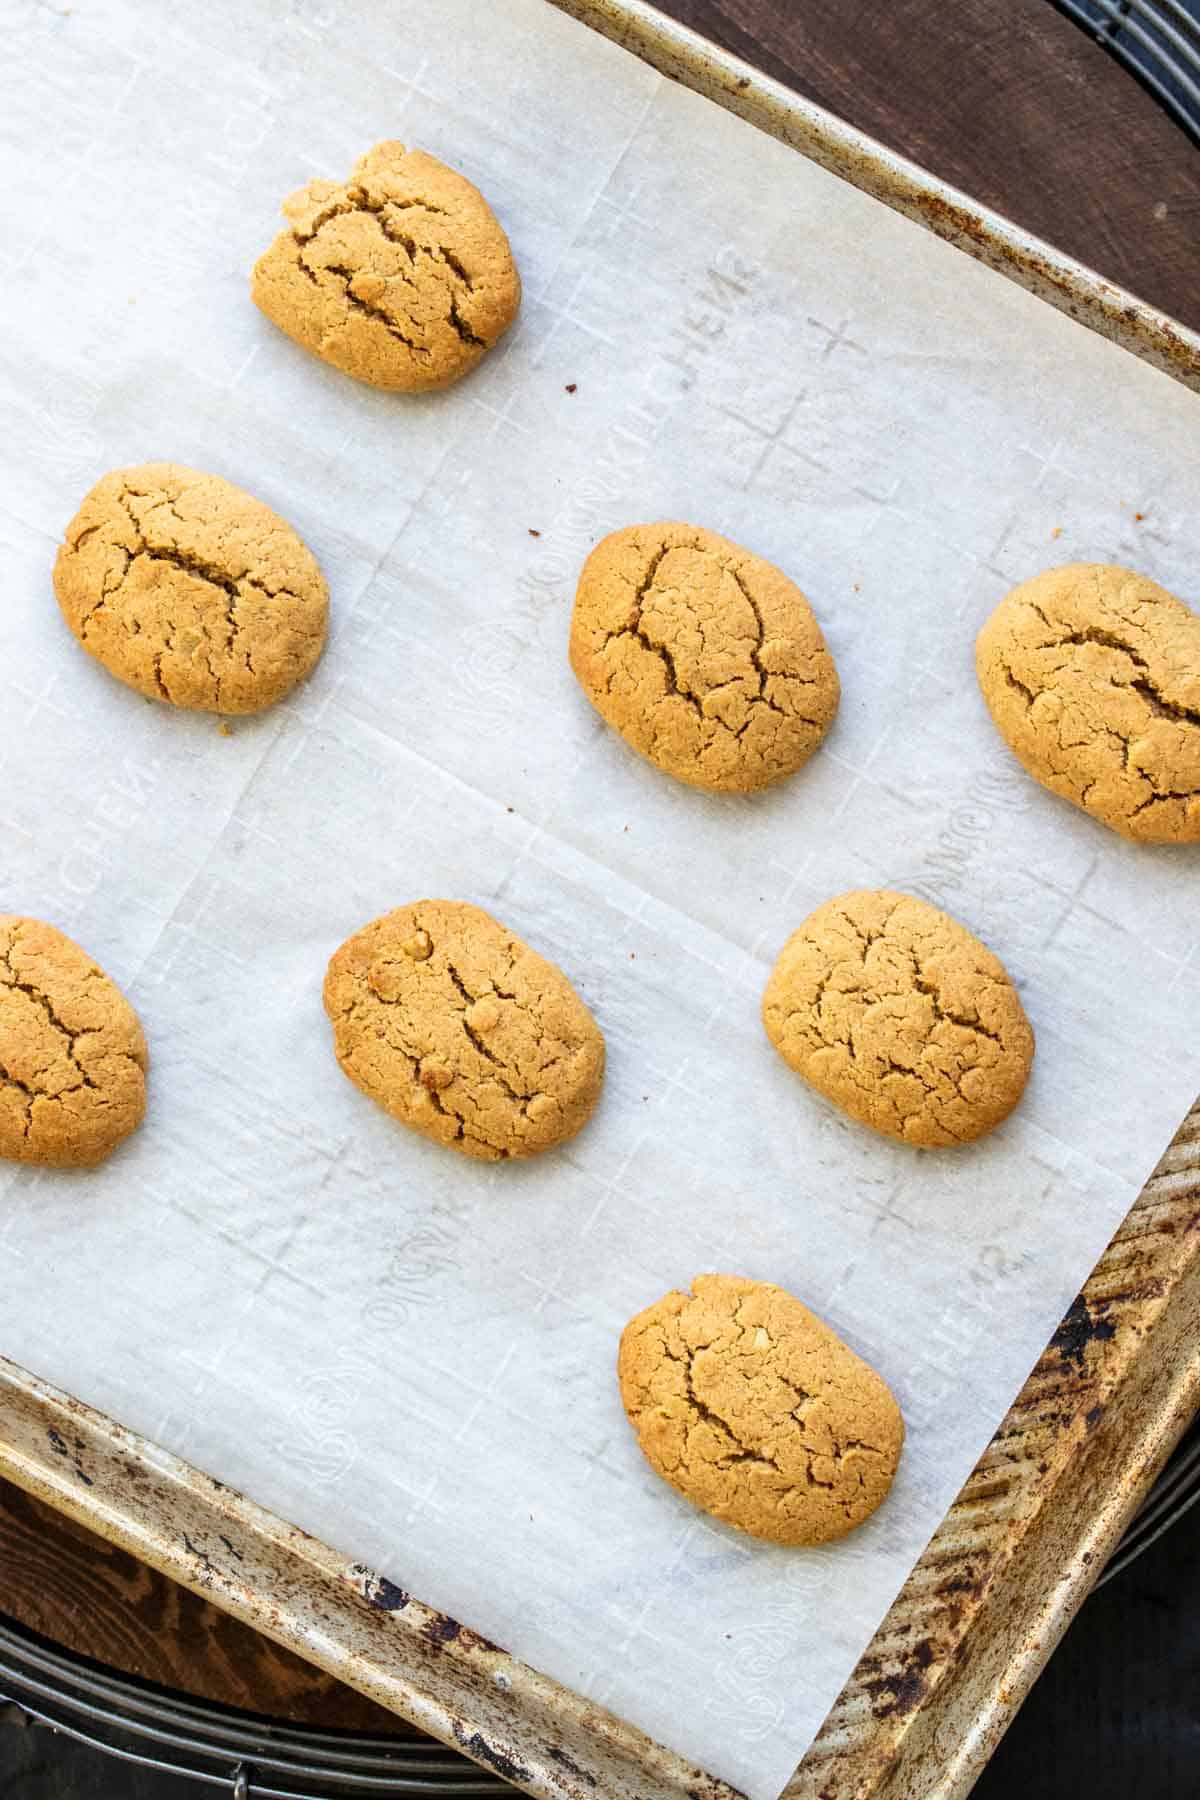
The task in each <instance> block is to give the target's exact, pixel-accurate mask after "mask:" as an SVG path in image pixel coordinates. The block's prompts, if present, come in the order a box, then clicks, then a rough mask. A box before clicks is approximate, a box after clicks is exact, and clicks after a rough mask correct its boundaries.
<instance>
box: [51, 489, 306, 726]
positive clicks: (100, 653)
mask: <svg viewBox="0 0 1200 1800" xmlns="http://www.w3.org/2000/svg"><path fill="white" fill-rule="evenodd" d="M54 591H55V593H56V594H57V596H58V603H59V606H60V607H61V608H62V612H63V617H64V618H65V619H66V621H67V624H68V625H69V626H70V627H71V630H72V631H73V632H74V633H75V636H76V637H77V638H78V639H79V642H80V643H81V644H82V645H83V647H84V649H85V650H86V651H87V652H88V654H89V655H91V656H94V657H95V658H96V660H97V661H98V662H101V663H103V664H104V667H105V668H106V669H107V670H108V671H109V673H110V674H112V675H115V676H116V677H117V678H118V680H120V681H123V682H125V683H126V684H127V685H128V686H129V687H131V688H136V689H137V691H138V693H139V694H145V695H147V696H148V698H149V699H151V700H166V701H168V702H169V703H170V704H171V705H172V706H184V707H195V708H198V709H199V710H201V711H203V712H217V713H255V712H261V711H262V710H263V708H264V707H267V706H271V705H273V704H274V703H275V701H277V700H281V699H283V697H284V695H285V694H289V693H290V692H291V690H292V689H293V688H294V687H295V686H296V684H297V682H300V681H303V680H304V678H305V676H307V675H309V674H310V673H311V672H312V669H313V667H314V665H315V663H316V661H317V659H318V657H319V656H320V654H321V651H322V650H323V648H324V646H325V631H326V624H327V620H328V613H329V593H328V589H327V588H326V586H325V579H324V577H323V576H322V574H321V571H320V569H319V568H318V567H317V564H316V560H315V558H314V557H313V554H312V552H311V551H310V550H309V549H308V547H307V546H306V545H305V544H304V543H302V542H301V540H300V538H299V537H298V536H297V534H296V533H295V532H294V531H293V530H292V528H291V526H290V525H288V524H287V523H286V522H285V521H284V520H283V519H281V518H280V517H279V516H278V514H277V513H273V512H272V511H271V509H270V507H269V506H264V504H263V502H262V501H261V500H256V499H255V498H254V496H253V495H252V494H247V493H245V492H244V491H243V490H242V489H241V488H239V487H234V485H233V483H232V482H231V481H224V480H223V479H222V478H221V476H219V475H206V474H203V473H202V472H201V471H200V470H199V469H188V468H185V467H184V466H183V465H182V464H181V463H142V464H140V465H139V466H137V467H136V468H129V469H114V470H113V471H112V473H111V474H109V475H105V476H104V477H103V479H102V480H100V481H98V482H97V483H96V485H95V487H94V488H93V489H92V490H91V492H90V493H89V494H88V495H87V496H86V498H85V499H84V501H83V504H82V505H81V506H80V508H79V511H78V512H77V513H76V514H75V517H74V518H73V519H72V520H71V523H70V524H69V525H68V526H67V533H66V541H65V542H64V543H63V545H62V547H61V549H60V550H59V552H58V559H57V561H56V562H55V565H54Z"/></svg>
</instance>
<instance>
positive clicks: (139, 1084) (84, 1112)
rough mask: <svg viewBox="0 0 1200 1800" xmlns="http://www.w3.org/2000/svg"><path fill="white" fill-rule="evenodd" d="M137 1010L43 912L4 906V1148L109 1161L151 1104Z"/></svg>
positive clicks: (55, 1163) (0, 1031)
mask: <svg viewBox="0 0 1200 1800" xmlns="http://www.w3.org/2000/svg"><path fill="white" fill-rule="evenodd" d="M147 1062H148V1058H147V1054H146V1040H145V1038H144V1037H143V1036H142V1028H141V1026H140V1025H139V1024H138V1020H137V1014H136V1013H135V1012H134V1010H133V1008H132V1006H130V1004H129V1002H128V1000H126V998H125V996H124V994H122V993H121V991H120V989H119V988H118V987H117V986H116V984H115V983H114V982H112V981H110V980H109V978H108V976H107V975H106V974H105V973H104V970H103V969H101V968H98V967H97V965H96V964H95V963H94V962H93V961H92V959H91V957H90V956H89V955H88V954H87V952H86V951H84V950H81V949H80V948H79V945H78V944H76V943H73V942H72V940H71V939H70V938H69V937H65V936H64V935H63V933H62V932H61V931H57V930H56V929H55V927H54V926H53V925H44V924H43V923H42V922H41V920H40V919H21V918H15V917H13V916H12V915H11V914H0V1156H5V1157H8V1158H9V1160H10V1161H12V1162H27V1163H47V1164H49V1165H50V1166H51V1167H52V1168H56V1169H75V1168H81V1169H86V1168H91V1167H92V1166H93V1165H94V1164H95V1163H99V1162H103V1161H104V1158H105V1157H106V1156H108V1155H109V1153H110V1152H111V1151H113V1150H115V1149H116V1147H117V1145H118V1144H119V1143H120V1142H121V1140H122V1139H123V1138H127V1137H128V1136H129V1133H130V1132H131V1131H132V1130H133V1129H134V1127H135V1126H137V1125H140V1124H141V1122H142V1116H143V1114H144V1113H145V1111H146V1066H147Z"/></svg>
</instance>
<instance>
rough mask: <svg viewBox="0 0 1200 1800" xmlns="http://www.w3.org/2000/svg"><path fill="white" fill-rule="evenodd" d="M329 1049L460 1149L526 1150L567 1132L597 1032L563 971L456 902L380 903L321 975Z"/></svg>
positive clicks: (375, 1092)
mask: <svg viewBox="0 0 1200 1800" xmlns="http://www.w3.org/2000/svg"><path fill="white" fill-rule="evenodd" d="M325 1010H326V1012H327V1013H328V1014H329V1017H330V1019H331V1021H332V1023H333V1038H334V1049H335V1051H336V1054H337V1059H338V1061H339V1063H340V1064H341V1066H342V1068H343V1069H344V1070H345V1072H346V1074H347V1075H348V1076H349V1077H350V1079H351V1081H353V1082H354V1083H355V1085H356V1086H357V1087H360V1088H361V1089H362V1091H363V1092H364V1093H365V1094H369V1095H370V1096H371V1098H372V1099H373V1100H377V1101H378V1102H379V1104H380V1106H383V1107H386V1109H387V1111H388V1112H390V1113H392V1114H393V1115H394V1117H396V1118H397V1119H400V1120H402V1121H403V1122H404V1124H405V1125H410V1126H412V1128H413V1130H414V1131H419V1132H421V1133H423V1135H424V1136H425V1137H429V1138H433V1139H434V1141H435V1142H436V1143H439V1144H446V1145H449V1146H450V1148H452V1149H454V1150H461V1151H462V1152H463V1154H464V1155H466V1156H477V1157H482V1158H483V1159H485V1160H486V1161H489V1162H498V1161H502V1160H505V1159H507V1158H510V1157H521V1156H533V1155H534V1154H535V1153H536V1152H537V1151H539V1150H549V1149H551V1148H552V1147H553V1146H554V1145H555V1144H561V1143H563V1142H564V1141H565V1140H566V1139H567V1138H569V1137H573V1136H574V1134H575V1133H576V1132H577V1131H578V1130H579V1129H580V1127H581V1126H582V1125H583V1124H585V1123H586V1121H587V1119H588V1118H589V1117H590V1116H591V1113H592V1109H593V1108H594V1106H595V1104H596V1101H597V1099H598V1098H599V1094H600V1086H601V1082H602V1081H603V1078H604V1039H603V1038H602V1036H601V1035H600V1028H599V1026H598V1025H597V1024H596V1021H595V1019H594V1018H593V1017H592V1015H591V1013H590V1012H589V1011H588V1009H587V1007H586V1006H585V1005H584V1003H583V1001H582V1000H581V999H580V997H579V995H578V994H577V993H576V992H575V989H574V988H573V987H572V986H571V983H570V982H569V981H568V980H567V977H566V976H565V975H564V974H563V972H562V970H561V969H559V968H557V967H556V966H555V964H554V963H552V962H547V961H546V959H545V958H544V957H542V956H539V955H538V954H537V953H536V951H533V950H531V949H530V948H529V946H528V945H527V944H524V943H522V941H521V939H520V938H519V937H517V936H516V935H515V933H513V932H511V931H509V930H508V929H507V927H506V926H504V925H501V924H499V923H498V922H497V921H496V920H495V919H493V918H492V917H491V916H490V914H488V913H485V912H483V911H482V910H481V909H480V908H479V907H477V906H469V905H467V904H466V902H464V901H461V900H418V901H417V902H416V903H415V904H413V905H411V906H401V907H397V909H396V910H395V912H390V913H385V914H384V916H383V917H382V918H381V919H376V920H374V922H373V923H372V924H370V925H365V926H364V927H363V928H362V930H361V931H357V932H355V934H354V936H353V937H351V938H348V939H347V941H346V942H345V943H344V944H343V945H342V947H341V949H340V950H338V951H337V952H336V953H335V955H334V957H333V959H332V961H331V962H330V964H329V971H328V974H327V975H326V978H325Z"/></svg>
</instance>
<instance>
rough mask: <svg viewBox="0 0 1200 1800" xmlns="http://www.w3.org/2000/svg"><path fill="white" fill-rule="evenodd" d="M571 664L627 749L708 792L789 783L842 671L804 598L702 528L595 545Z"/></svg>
mask: <svg viewBox="0 0 1200 1800" xmlns="http://www.w3.org/2000/svg"><path fill="white" fill-rule="evenodd" d="M570 656H571V667H572V669H573V670H574V671H575V675H576V677H577V678H578V680H579V683H580V685H581V686H582V688H583V691H584V693H585V694H586V695H587V697H588V699H589V700H590V701H591V703H592V705H593V706H594V707H595V708H596V710H597V712H598V713H600V715H601V717H602V718H604V719H606V720H607V721H608V723H609V724H610V725H611V726H613V728H614V729H615V730H617V731H619V732H620V734H621V736H622V737H623V738H624V739H625V741H626V742H627V743H629V744H631V745H632V746H633V748H634V749H635V750H637V751H639V752H640V754H641V755H642V756H644V757H646V758H648V760H649V761H650V762H652V763H654V764H656V766H657V767H658V768H660V769H664V770H665V771H666V772H667V774H668V775H674V776H676V777H677V779H678V780H680V781H686V782H687V783H689V785H690V786H692V787H700V788H708V789H710V790H713V791H716V792H734V793H749V792H752V791H753V790H754V789H756V788H761V787H766V786H767V785H768V784H769V783H770V782H773V781H780V780H782V779H783V777H784V776H786V775H791V774H794V773H795V771H796V770H797V769H799V768H800V767H801V766H802V764H804V763H806V762H807V761H808V759H809V757H810V756H811V755H812V753H813V751H814V750H815V749H816V748H817V745H818V744H819V743H820V742H821V739H822V738H823V737H824V735H825V733H826V731H828V729H829V726H830V724H831V723H832V721H833V716H834V713H835V712H836V711H837V705H838V698H839V686H838V677H837V670H836V669H835V668H834V664H833V658H832V657H831V656H830V654H829V651H828V650H827V649H826V647H825V640H824V638H823V637H822V636H821V628H820V626H819V625H818V624H817V621H816V618H815V617H814V615H813V610H812V608H811V606H810V605H809V604H808V601H807V600H806V599H805V597H804V595H803V594H802V593H801V592H800V589H799V588H798V587H797V586H796V584H795V583H794V582H793V581H789V579H788V577H787V576H786V575H784V574H783V573H782V571H781V570H779V569H777V568H775V566H774V565H773V564H772V563H769V562H765V561H764V560H763V558H762V557H760V556H754V555H752V554H751V553H750V551H748V550H743V549H741V548H740V546H739V545H737V544H734V543H731V542H730V541H729V539H728V538H723V537H718V536H717V534H716V533H715V532H712V531H705V530H704V529H703V528H702V527H700V526H697V525H684V524H678V523H673V522H668V523H661V524H655V525H629V526H626V527H625V528H624V529H623V530H621V531H614V532H612V533H611V534H610V535H609V536H608V537H606V538H604V539H603V540H602V541H601V542H600V543H599V544H597V546H596V548H595V549H594V550H593V551H592V553H591V555H590V556H589V557H588V559H587V561H586V563H585V564H584V566H583V571H582V573H581V575H580V577H579V587H578V591H577V594H576V598H575V611H574V614H573V616H572V620H571V645H570Z"/></svg>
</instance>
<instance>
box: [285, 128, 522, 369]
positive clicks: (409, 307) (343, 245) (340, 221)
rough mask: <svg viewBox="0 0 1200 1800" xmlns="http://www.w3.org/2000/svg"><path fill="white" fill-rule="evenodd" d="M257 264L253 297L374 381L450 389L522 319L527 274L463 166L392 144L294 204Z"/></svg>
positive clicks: (313, 344)
mask: <svg viewBox="0 0 1200 1800" xmlns="http://www.w3.org/2000/svg"><path fill="white" fill-rule="evenodd" d="M283 213H284V217H285V218H286V219H287V221H288V228H287V230H286V231H282V232H280V233H279V235H278V237H276V239H275V240H274V242H273V243H272V244H271V246H270V248H269V249H268V250H266V251H265V252H264V253H263V255H262V256H261V257H260V258H259V259H258V261H257V263H255V265H254V272H253V274H252V276H251V282H250V292H251V297H252V298H253V300H254V303H255V305H256V306H258V307H259V308H260V310H261V311H262V312H264V313H265V314H266V316H267V317H268V318H269V319H270V320H271V321H272V323H273V324H275V325H277V326H278V327H279V329H280V330H281V331H285V332H286V333H287V335H288V336H289V337H290V338H292V339H293V340H294V341H295V342H296V343H298V344H301V345H303V347H304V349H306V350H310V351H311V352H312V354H313V355H314V356H319V357H320V358H321V360H322V361H323V362H327V363H331V364H332V365H333V367H334V368H336V369H341V370H342V372H343V373H344V374H347V375H352V376H354V377H355V379H356V380H358V381H363V382H366V383H367V384H368V385H369V386H371V387H377V388H386V389H391V390H396V391H400V392H409V393H416V392H421V391H423V390H426V389H433V388H442V387H447V386H448V385H449V384H450V383H451V382H454V381H458V380H460V379H461V377H462V376H464V375H466V374H467V373H468V372H469V371H470V370H471V369H473V368H474V367H475V365H476V364H477V363H478V362H479V361H480V360H481V358H482V357H484V356H485V355H486V354H487V352H488V351H489V350H490V349H492V348H493V346H494V345H495V344H496V343H497V341H498V340H499V339H500V338H501V337H502V336H503V334H504V333H505V332H506V331H507V330H508V328H509V326H510V325H511V324H512V322H513V320H514V319H515V317H516V315H517V310H518V308H519V306H520V303H521V281H520V276H519V275H518V273H517V266H516V263H515V262H514V260H513V255H512V250H511V248H510V246H509V242H508V238H507V237H506V236H505V234H504V231H503V229H502V228H501V226H500V223H499V221H498V220H497V218H496V216H495V214H494V213H493V212H492V209H491V207H490V206H489V205H488V203H487V201H486V200H485V199H484V197H483V195H482V194H481V193H480V192H479V190H478V188H476V187H474V186H473V185H472V183H471V182H469V181H468V180H467V178H466V177H465V176H464V175H460V174H459V173H458V172H457V170H455V169H451V168H449V167H447V165H446V164H445V163H442V162H439V161H438V159H437V158H436V157H434V156H430V155H428V154H427V152H425V151H424V150H407V149H406V148H405V146H404V145H403V144H402V143H399V142H397V141H395V140H385V141H384V142H382V143H379V144H376V145H375V146H374V148H373V149H371V150H368V151H367V153H366V154H365V155H364V156H361V157H360V158H359V160H358V162H357V163H356V164H355V165H354V170H353V172H352V174H351V176H350V179H349V180H348V181H346V182H336V181H327V180H319V181H310V182H309V183H308V185H307V187H303V188H301V189H300V190H299V191H298V192H297V193H295V194H293V195H292V196H291V197H290V199H288V200H286V201H285V202H284V206H283Z"/></svg>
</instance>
